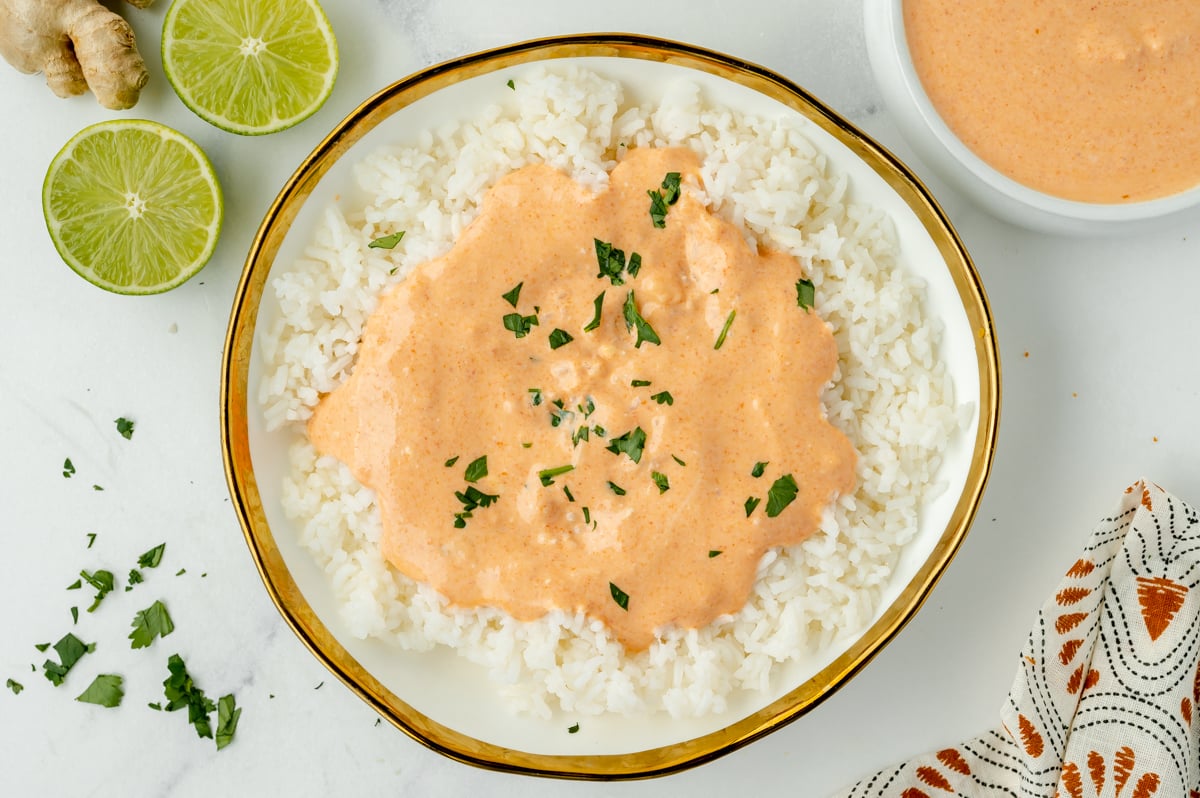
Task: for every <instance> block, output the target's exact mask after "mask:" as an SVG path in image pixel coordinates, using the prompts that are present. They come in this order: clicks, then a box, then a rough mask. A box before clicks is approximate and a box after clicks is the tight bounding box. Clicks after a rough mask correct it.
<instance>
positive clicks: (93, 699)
mask: <svg viewBox="0 0 1200 798" xmlns="http://www.w3.org/2000/svg"><path fill="white" fill-rule="evenodd" d="M123 681H124V680H123V679H121V677H120V676H117V675H116V674H115V673H102V674H100V675H99V676H97V677H96V678H95V679H93V680H92V683H91V684H89V685H88V686H87V689H86V690H84V691H83V692H82V693H80V694H79V695H77V696H76V697H75V700H76V701H82V702H83V703H85V704H96V705H98V706H102V707H109V708H110V709H111V708H112V707H117V706H120V705H121V699H122V698H124V697H125V691H124V690H123V689H122V687H121V684H122V682H123Z"/></svg>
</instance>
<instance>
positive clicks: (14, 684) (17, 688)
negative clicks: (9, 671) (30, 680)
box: [4, 679, 25, 695]
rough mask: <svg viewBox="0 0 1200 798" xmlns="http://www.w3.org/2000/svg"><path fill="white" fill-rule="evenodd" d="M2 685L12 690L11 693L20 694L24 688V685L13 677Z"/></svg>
mask: <svg viewBox="0 0 1200 798" xmlns="http://www.w3.org/2000/svg"><path fill="white" fill-rule="evenodd" d="M4 686H5V687H7V688H8V689H9V690H12V691H13V695H20V694H21V691H22V690H24V689H25V685H23V684H21V683H20V682H18V681H16V680H15V679H9V680H8V681H6V682H5V683H4Z"/></svg>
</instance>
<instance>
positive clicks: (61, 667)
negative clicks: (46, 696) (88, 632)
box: [42, 633, 90, 687]
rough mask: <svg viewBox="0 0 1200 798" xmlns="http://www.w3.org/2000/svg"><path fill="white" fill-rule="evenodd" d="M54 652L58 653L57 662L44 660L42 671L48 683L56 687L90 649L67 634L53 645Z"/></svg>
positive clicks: (73, 636)
mask: <svg viewBox="0 0 1200 798" xmlns="http://www.w3.org/2000/svg"><path fill="white" fill-rule="evenodd" d="M54 650H55V651H56V652H57V653H58V659H59V661H58V662H53V661H51V660H46V662H45V663H44V664H43V665H42V669H43V670H44V671H45V675H46V678H47V679H49V680H50V683H51V684H53V685H54V686H55V687H58V686H59V685H61V684H62V683H63V679H65V678H66V677H67V674H68V673H69V672H70V671H71V668H73V667H75V663H76V662H79V660H80V659H82V657H83V655H84V654H86V653H88V651H89V650H90V647H89V646H88V645H86V644H85V643H84V642H83V641H82V640H80V639H79V638H78V637H76V636H75V635H73V634H70V633H68V634H66V635H65V636H64V637H63V638H62V639H61V640H59V641H58V642H57V643H55V644H54Z"/></svg>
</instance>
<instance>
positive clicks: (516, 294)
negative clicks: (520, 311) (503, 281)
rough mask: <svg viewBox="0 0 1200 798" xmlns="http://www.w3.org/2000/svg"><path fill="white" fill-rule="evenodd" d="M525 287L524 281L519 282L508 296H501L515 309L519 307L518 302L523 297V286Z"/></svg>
mask: <svg viewBox="0 0 1200 798" xmlns="http://www.w3.org/2000/svg"><path fill="white" fill-rule="evenodd" d="M523 285H525V283H524V281H522V282H519V283H517V284H516V285H515V286H514V287H513V289H512V290H511V291H509V292H508V293H507V294H501V296H502V297H503V298H504V301H505V302H507V303H508V304H510V305H512V306H513V307H514V308H515V307H516V306H517V300H518V299H519V298H520V296H521V286H523Z"/></svg>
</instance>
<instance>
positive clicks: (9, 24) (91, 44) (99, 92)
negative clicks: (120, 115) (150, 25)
mask: <svg viewBox="0 0 1200 798" xmlns="http://www.w3.org/2000/svg"><path fill="white" fill-rule="evenodd" d="M153 1H154V0H128V2H129V3H130V4H131V5H135V6H137V7H138V8H145V7H146V6H148V5H150V3H152V2H153ZM0 55H3V56H4V60H6V61H8V63H10V64H12V65H13V66H14V67H16V68H17V69H19V70H20V71H22V72H25V73H29V74H32V73H34V72H42V73H45V75H46V85H48V86H49V87H50V89H51V90H52V91H53V92H54V93H55V94H57V95H58V96H59V97H71V96H74V95H77V94H83V93H84V92H85V91H86V90H88V89H91V90H92V93H93V94H95V95H96V100H97V101H99V103H100V104H101V105H103V106H104V107H105V108H113V109H123V108H131V107H133V105H134V104H135V103H136V102H137V100H138V93H139V92H140V91H141V89H142V87H143V86H145V85H146V79H147V78H148V77H149V75H148V74H147V72H146V63H145V62H144V61H143V60H142V56H141V55H140V54H139V53H138V51H137V45H136V44H135V43H134V39H133V30H132V29H131V28H130V27H129V23H127V22H126V21H125V20H124V19H122V18H121V16H120V15H119V14H117V13H115V12H113V11H110V10H108V9H107V8H105V7H104V6H103V5H101V3H100V2H99V0H0Z"/></svg>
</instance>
